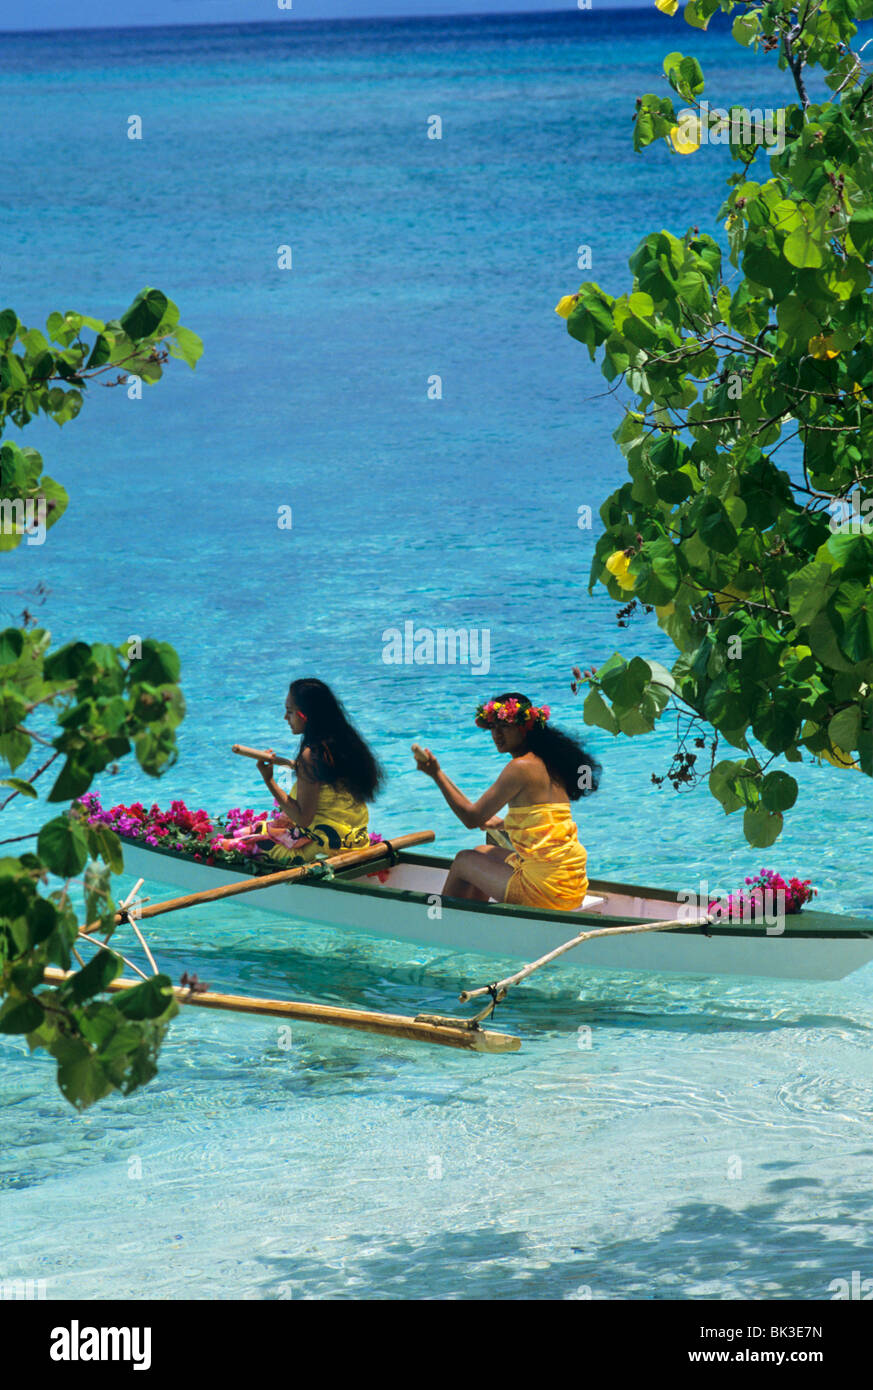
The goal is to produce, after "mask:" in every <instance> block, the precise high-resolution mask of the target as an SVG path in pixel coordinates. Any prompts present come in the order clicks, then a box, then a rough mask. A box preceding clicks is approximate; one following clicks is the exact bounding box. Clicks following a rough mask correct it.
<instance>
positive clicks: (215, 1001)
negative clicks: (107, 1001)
mask: <svg viewBox="0 0 873 1390" xmlns="http://www.w3.org/2000/svg"><path fill="white" fill-rule="evenodd" d="M75 973H76V972H75V971H73V970H56V969H54V968H53V967H48V968H47V969H46V971H45V977H44V978H45V980H46V982H47V983H49V984H61V983H63V981H64V980H68V979H70V978H71V977H72V976H74V975H75ZM139 983H140V982H139V981H138V980H122V979H119V980H111V981H110V983H109V984H108V985H107V989H109V990H111V991H113V992H115V991H118V990H125V989H136V987H137V985H138V984H139ZM172 988H173V993H174V995H175V996H176V998H177V999H178V1001H179V1003H180V1004H193V1005H195V1007H197V1008H201V1009H224V1010H227V1011H228V1012H231V1013H239V1014H259V1015H266V1016H267V1017H269V1018H286V1019H292V1018H293V1019H298V1020H299V1021H300V1022H301V1023H323V1024H327V1025H328V1026H330V1027H333V1028H352V1029H355V1030H356V1031H357V1032H362V1033H381V1034H383V1035H385V1036H387V1037H391V1038H409V1039H411V1040H412V1041H414V1042H429V1043H440V1044H442V1046H444V1047H460V1048H465V1049H467V1050H468V1051H471V1052H518V1050H519V1048H520V1047H521V1039H520V1038H514V1037H512V1036H511V1034H509V1033H494V1032H491V1031H489V1030H486V1029H484V1028H470V1027H469V1026H466V1027H465V1026H464V1021H463V1020H461V1019H459V1020H458V1023H457V1024H451V1023H450V1022H449V1021H448V1020H447V1021H446V1022H445V1023H440V1024H434V1023H430V1022H428V1021H427V1020H426V1019H425V1018H421V1019H419V1018H411V1017H409V1016H407V1015H405V1014H381V1013H375V1012H372V1011H370V1010H364V1009H341V1008H336V1007H334V1006H332V1005H328V1004H305V1003H300V1002H298V1001H297V1000H293V999H253V998H252V999H250V998H248V997H247V996H245V995H242V994H215V993H212V992H211V991H206V992H204V993H202V994H192V993H190V992H189V991H188V990H186V989H184V988H183V987H182V986H181V985H175V986H173V987H172Z"/></svg>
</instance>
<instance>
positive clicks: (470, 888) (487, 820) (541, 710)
mask: <svg viewBox="0 0 873 1390" xmlns="http://www.w3.org/2000/svg"><path fill="white" fill-rule="evenodd" d="M550 713H551V711H550V710H549V707H548V705H542V706H539V707H537V706H536V705H532V704H531V702H530V700H529V699H528V698H527V696H526V695H521V694H519V693H518V691H511V692H509V693H508V694H506V695H497V696H495V698H494V699H493V700H489V701H488V702H487V704H484V705H480V706H479V708H478V709H477V711H476V723H477V725H478V726H479V728H480V729H490V730H491V737H492V738H493V739H494V746H495V747H496V749H497V751H498V753H508V754H509V762H508V763H507V764H506V766H505V767H504V769H503V771H502V772H501V773H500V776H499V777H498V778H497V780H496V781H495V782H494V783H493V784H492V786H490V787H489V788H488V790H487V791H486V792H483V793H482V795H481V796H480V797H479V799H478V801H475V802H474V801H470V799H469V798H468V797H466V796H465V795H464V793H463V792H462V791H460V790H459V788H458V787H456V786H455V784H454V782H452V781H451V780H450V779H449V778H448V777H447V776H446V774H445V773H444V772H443V770H442V768H441V767H440V765H439V763H438V762H437V760H436V758H435V757H434V755H433V754H432V753H431V751H430V749H428V748H419V747H418V745H417V744H413V747H412V751H413V753H414V755H415V759H416V762H417V764H418V767H419V770H420V771H421V772H423V773H424V774H425V775H426V776H427V777H431V778H433V780H434V782H436V784H437V786H438V787H439V789H440V791H441V792H442V794H443V796H444V797H445V799H446V801H447V802H448V805H449V807H450V808H451V810H452V811H453V812H454V813H455V815H456V816H457V817H458V820H459V821H461V822H462V824H464V825H466V826H467V828H468V829H470V830H474V829H476V828H477V827H478V828H480V829H484V830H503V831H504V832H505V835H506V837H507V838H508V840H509V843H510V845H511V846H512V848H511V849H502V848H501V847H500V846H498V845H478V846H477V847H476V848H475V849H465V850H461V852H460V854H456V855H455V858H454V860H453V861H452V866H451V868H450V870H449V873H448V876H447V878H446V881H445V884H444V886H443V894H444V895H445V896H446V897H450V898H473V899H476V900H477V901H479V902H487V901H488V900H489V898H493V899H494V900H495V901H496V902H506V903H517V904H525V905H526V906H530V907H539V908H550V909H552V910H558V911H565V912H574V911H576V910H577V909H578V908H579V907H581V905H582V901H583V899H584V897H585V894H586V892H587V890H588V877H587V872H586V865H587V855H586V852H585V850H584V849H583V847H582V845H580V843H579V832H578V829H577V827H576V822H575V821H574V820H573V816H572V814H571V811H570V802H571V801H577V800H578V799H579V798H580V797H581V796H588V795H590V793H591V792H593V791H596V790H597V787H598V785H599V781H600V765H599V764H598V763H597V762H596V761H595V760H594V759H593V758H592V757H591V756H590V754H588V753H586V752H585V750H584V748H583V747H582V746H581V744H579V743H577V742H576V740H575V739H572V738H570V737H569V736H568V735H567V734H565V733H562V732H561V730H560V729H556V728H555V727H554V726H553V725H551V724H550V723H549V715H550ZM502 806H507V807H508V810H507V812H506V816H505V819H503V820H500V818H499V817H498V816H497V815H496V814H495V813H496V812H497V811H499V810H500V808H501V807H502Z"/></svg>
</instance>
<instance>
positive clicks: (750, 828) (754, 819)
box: [743, 806, 782, 849]
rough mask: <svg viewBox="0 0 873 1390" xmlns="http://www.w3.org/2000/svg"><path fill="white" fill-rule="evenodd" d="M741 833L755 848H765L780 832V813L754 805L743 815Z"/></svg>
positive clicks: (777, 837)
mask: <svg viewBox="0 0 873 1390" xmlns="http://www.w3.org/2000/svg"><path fill="white" fill-rule="evenodd" d="M743 834H744V835H745V837H746V839H747V840H748V842H749V844H750V845H753V846H754V848H755V849H767V848H768V846H770V845H772V844H773V843H774V841H776V840H778V839H779V836H780V835H781V834H782V815H781V812H779V811H768V810H767V809H766V808H765V807H764V806H756V807H754V808H753V809H751V810H748V811H746V813H745V815H744V816H743Z"/></svg>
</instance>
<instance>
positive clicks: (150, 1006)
mask: <svg viewBox="0 0 873 1390" xmlns="http://www.w3.org/2000/svg"><path fill="white" fill-rule="evenodd" d="M113 1004H114V1007H115V1008H116V1009H118V1011H119V1013H122V1014H124V1016H125V1018H130V1019H138V1020H143V1019H157V1018H162V1017H163V1016H164V1015H165V1014H166V1015H167V1016H168V1017H171V1016H172V1015H173V1014H174V1013H176V1012H177V1010H178V1004H177V1003H176V996H175V995H174V994H173V986H172V982H171V981H170V978H169V976H168V975H152V976H151V978H150V979H148V980H143V982H142V984H141V985H135V986H134V988H133V989H128V990H125V991H124V993H123V994H119V995H117V996H116V997H115V999H114V1000H113Z"/></svg>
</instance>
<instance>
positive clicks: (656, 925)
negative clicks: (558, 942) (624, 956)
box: [458, 916, 710, 1004]
mask: <svg viewBox="0 0 873 1390" xmlns="http://www.w3.org/2000/svg"><path fill="white" fill-rule="evenodd" d="M709 921H710V918H709V917H708V916H707V917H706V918H704V919H703V920H702V921H688V920H687V919H685V918H683V919H682V920H681V921H679V920H677V921H674V922H634V923H632V924H631V925H629V926H626V927H598V928H597V929H596V930H595V931H583V932H580V933H579V935H578V936H574V937H572V938H571V940H570V941H565V942H564V944H563V946H556V947H555V949H554V951H549V953H548V955H545V956H540V958H539V960H535V961H533V962H532V964H530V965H526V966H525V967H524V969H523V970H519V971H518V973H517V974H515V975H508V976H507V978H506V979H505V980H498V982H497V984H495V985H482V987H481V988H480V989H465V990H462V992H461V993H460V994H459V995H458V998H459V999H460V1001H461V1003H462V1004H466V1003H467V1002H468V1000H470V999H478V997H479V995H480V994H490V995H491V997H492V999H493V1000H494V1003H495V1004H497V1003H499V1002H500V1000H501V999H505V998H506V995H507V993H508V992H509V990H510V989H511V988H512V986H513V985H517V984H518V983H519V981H520V980H526V979H527V977H528V975H532V974H533V972H534V971H535V970H539V969H540V968H541V966H543V965H548V964H549V963H550V962H551V961H553V960H557V958H558V956H563V955H564V953H565V952H566V951H572V949H573V947H574V946H581V944H582V942H583V941H593V940H594V938H595V937H597V936H631V935H636V934H638V933H640V932H644V931H676V930H679V929H680V928H682V927H705V926H706V925H707V924H708V923H709Z"/></svg>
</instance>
